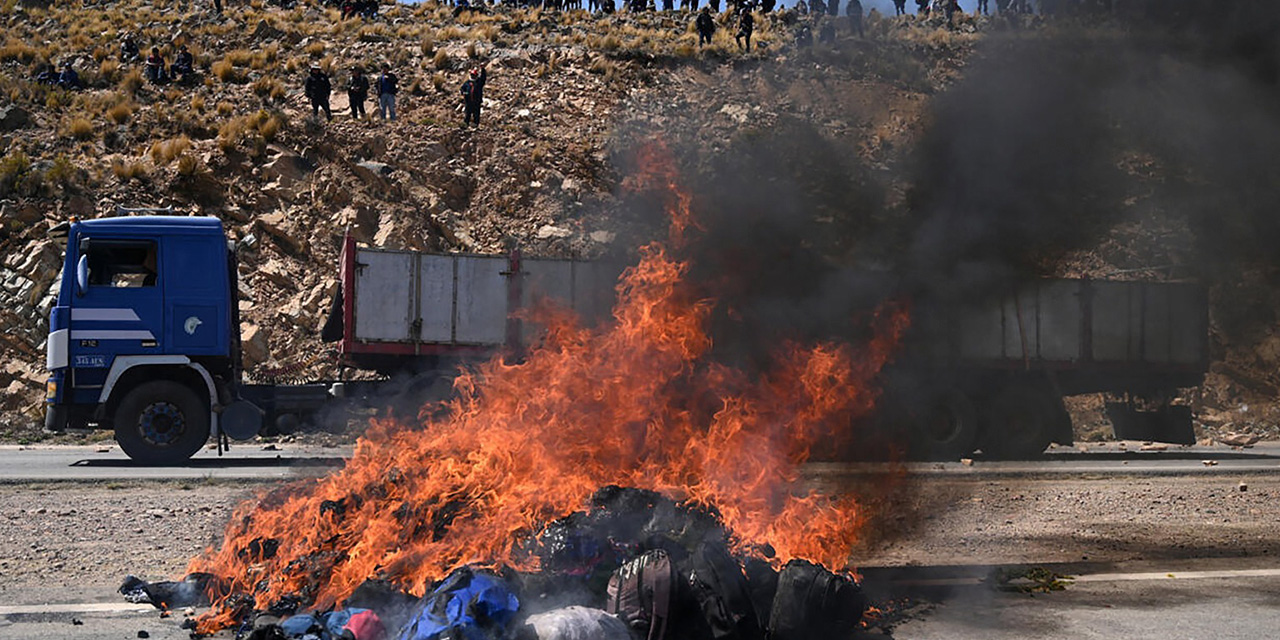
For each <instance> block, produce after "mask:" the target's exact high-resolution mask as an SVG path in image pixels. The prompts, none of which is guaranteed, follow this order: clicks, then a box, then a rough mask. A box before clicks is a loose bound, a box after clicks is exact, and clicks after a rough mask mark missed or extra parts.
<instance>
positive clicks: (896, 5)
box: [893, 0, 907, 16]
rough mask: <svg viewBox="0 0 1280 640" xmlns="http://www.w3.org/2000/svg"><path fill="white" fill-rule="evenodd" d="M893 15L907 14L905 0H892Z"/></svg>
mask: <svg viewBox="0 0 1280 640" xmlns="http://www.w3.org/2000/svg"><path fill="white" fill-rule="evenodd" d="M893 15H895V16H905V15H907V0H893Z"/></svg>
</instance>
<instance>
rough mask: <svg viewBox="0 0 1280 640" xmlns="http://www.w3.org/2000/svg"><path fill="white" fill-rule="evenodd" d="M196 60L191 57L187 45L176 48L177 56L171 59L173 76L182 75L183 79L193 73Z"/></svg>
mask: <svg viewBox="0 0 1280 640" xmlns="http://www.w3.org/2000/svg"><path fill="white" fill-rule="evenodd" d="M195 66H196V58H195V56H193V55H191V50H190V49H188V48H187V45H185V44H184V45H182V46H180V47H178V56H177V57H176V58H174V59H173V67H171V68H172V69H173V75H174V76H177V75H179V74H181V75H182V77H183V78H186V77H187V76H189V75H191V74H192V73H194V72H195Z"/></svg>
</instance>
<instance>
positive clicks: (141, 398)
mask: <svg viewBox="0 0 1280 640" xmlns="http://www.w3.org/2000/svg"><path fill="white" fill-rule="evenodd" d="M115 430H116V442H119V443H120V448H121V449H123V450H124V452H125V453H126V454H128V455H129V457H130V458H133V459H134V460H136V461H138V462H141V463H142V464H155V465H169V464H180V463H182V462H185V461H186V460H187V459H188V458H190V457H191V456H193V455H195V453H196V452H197V451H199V450H200V447H202V446H204V443H205V441H206V440H208V439H209V411H208V409H207V408H206V407H205V406H204V403H203V402H201V401H200V398H199V397H197V396H196V394H195V393H194V392H193V391H191V389H189V388H187V387H186V386H183V385H182V384H179V383H177V382H173V381H171V380H154V381H151V382H147V383H144V384H141V385H139V386H138V387H137V388H136V389H134V390H132V391H130V392H129V393H128V395H126V396H125V397H124V399H123V400H121V401H120V404H119V406H118V407H116V414H115Z"/></svg>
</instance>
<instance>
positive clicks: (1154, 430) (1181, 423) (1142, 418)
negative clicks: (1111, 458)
mask: <svg viewBox="0 0 1280 640" xmlns="http://www.w3.org/2000/svg"><path fill="white" fill-rule="evenodd" d="M1106 413H1107V419H1109V420H1110V421H1111V428H1112V430H1114V431H1115V434H1116V437H1117V438H1119V439H1121V440H1143V441H1146V440H1150V441H1153V442H1168V443H1170V444H1195V443H1196V434H1195V431H1194V430H1193V429H1192V428H1191V407H1186V406H1169V407H1162V408H1160V409H1157V410H1155V411H1140V410H1138V409H1135V408H1134V407H1132V406H1131V405H1128V404H1125V403H1123V402H1108V403H1107V405H1106Z"/></svg>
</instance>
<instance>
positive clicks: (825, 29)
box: [814, 19, 836, 45]
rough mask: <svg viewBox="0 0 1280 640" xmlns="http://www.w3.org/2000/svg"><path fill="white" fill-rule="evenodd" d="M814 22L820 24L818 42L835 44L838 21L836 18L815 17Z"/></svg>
mask: <svg viewBox="0 0 1280 640" xmlns="http://www.w3.org/2000/svg"><path fill="white" fill-rule="evenodd" d="M814 24H817V25H818V42H821V43H822V44H829V45H835V43H836V23H835V22H834V20H821V19H815V20H814Z"/></svg>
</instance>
